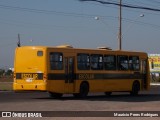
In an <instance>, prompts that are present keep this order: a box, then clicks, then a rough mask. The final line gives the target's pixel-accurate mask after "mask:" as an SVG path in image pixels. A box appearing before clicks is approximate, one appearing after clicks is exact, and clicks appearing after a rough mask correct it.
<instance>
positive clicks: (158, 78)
mask: <svg viewBox="0 0 160 120" xmlns="http://www.w3.org/2000/svg"><path fill="white" fill-rule="evenodd" d="M148 58H149V65H150V72H151V81H152V82H160V54H148Z"/></svg>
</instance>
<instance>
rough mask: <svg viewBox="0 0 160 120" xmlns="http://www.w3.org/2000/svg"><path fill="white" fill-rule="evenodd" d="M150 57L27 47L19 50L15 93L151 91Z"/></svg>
mask: <svg viewBox="0 0 160 120" xmlns="http://www.w3.org/2000/svg"><path fill="white" fill-rule="evenodd" d="M149 87H150V73H149V65H148V57H147V54H146V53H144V52H133V51H119V50H109V49H80V48H73V47H72V46H67V45H64V46H63V45H62V46H57V47H47V46H23V47H17V48H16V50H15V60H14V83H13V89H14V90H15V91H25V90H31V91H32V90H33V91H36V90H37V91H47V92H48V93H49V95H50V96H51V97H55V98H59V97H61V96H62V95H63V94H73V95H74V96H75V97H82V98H84V97H86V96H87V95H88V93H89V92H92V93H93V92H104V93H105V94H106V95H110V94H111V93H112V92H130V93H131V94H132V95H137V94H138V92H139V91H141V90H149Z"/></svg>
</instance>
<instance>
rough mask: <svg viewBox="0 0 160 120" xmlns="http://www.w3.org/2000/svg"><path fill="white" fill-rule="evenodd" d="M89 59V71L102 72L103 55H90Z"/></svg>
mask: <svg viewBox="0 0 160 120" xmlns="http://www.w3.org/2000/svg"><path fill="white" fill-rule="evenodd" d="M90 58H91V69H92V70H102V69H103V55H100V54H92V55H91V56H90Z"/></svg>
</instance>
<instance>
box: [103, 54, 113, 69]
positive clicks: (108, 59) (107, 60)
mask: <svg viewBox="0 0 160 120" xmlns="http://www.w3.org/2000/svg"><path fill="white" fill-rule="evenodd" d="M104 68H105V70H116V56H115V55H105V56H104Z"/></svg>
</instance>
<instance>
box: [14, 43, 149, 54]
mask: <svg viewBox="0 0 160 120" xmlns="http://www.w3.org/2000/svg"><path fill="white" fill-rule="evenodd" d="M17 48H18V49H19V48H20V49H24V48H26V49H74V50H82V51H83V50H84V51H110V52H125V53H128V52H132V53H145V54H147V53H146V52H141V51H131V50H112V49H110V48H106V49H105V48H103V47H102V49H101V47H99V48H95V49H93V48H74V47H72V46H70V45H67V46H64V45H60V46H21V47H17Z"/></svg>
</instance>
